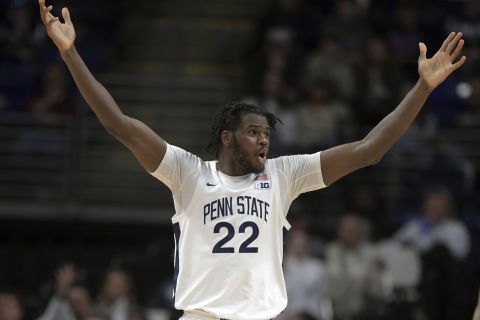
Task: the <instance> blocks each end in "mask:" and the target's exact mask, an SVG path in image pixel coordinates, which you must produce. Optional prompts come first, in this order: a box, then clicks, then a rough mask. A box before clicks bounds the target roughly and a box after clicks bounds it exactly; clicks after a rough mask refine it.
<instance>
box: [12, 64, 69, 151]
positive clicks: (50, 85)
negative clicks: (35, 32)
mask: <svg viewBox="0 0 480 320" xmlns="http://www.w3.org/2000/svg"><path fill="white" fill-rule="evenodd" d="M27 110H28V112H29V113H30V114H31V115H32V121H33V124H34V126H32V128H30V129H28V130H25V131H24V132H23V133H22V134H21V135H20V136H19V137H18V139H17V141H16V144H15V153H16V154H31V153H40V154H49V155H51V154H62V153H64V152H65V150H66V147H67V145H66V144H67V142H66V139H67V138H68V136H67V134H66V132H65V129H64V128H62V126H65V125H66V124H67V121H66V119H65V118H64V117H62V115H65V114H72V113H73V111H74V102H73V97H72V96H71V95H69V92H68V82H67V77H66V74H65V68H64V67H63V66H61V65H60V64H58V63H56V64H53V65H51V66H50V67H49V68H48V69H47V70H46V71H45V73H44V74H43V75H42V79H41V91H40V92H39V93H38V94H37V95H35V96H34V97H33V98H32V99H31V101H30V103H29V105H28V107H27Z"/></svg>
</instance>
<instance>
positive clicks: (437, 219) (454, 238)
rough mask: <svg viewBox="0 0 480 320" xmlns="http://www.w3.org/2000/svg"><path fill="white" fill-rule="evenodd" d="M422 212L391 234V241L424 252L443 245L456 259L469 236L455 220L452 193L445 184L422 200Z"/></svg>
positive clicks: (463, 253) (461, 255)
mask: <svg viewBox="0 0 480 320" xmlns="http://www.w3.org/2000/svg"><path fill="white" fill-rule="evenodd" d="M422 209H423V210H422V214H421V215H420V216H419V217H417V218H416V219H414V220H412V221H409V222H408V223H407V224H405V225H404V226H403V227H401V228H400V230H398V231H397V233H396V234H395V235H394V240H396V241H398V242H401V243H404V244H408V245H410V246H412V247H413V248H415V249H417V250H418V251H419V252H420V253H425V252H427V251H429V250H430V249H432V248H433V247H434V246H436V245H443V246H445V247H446V249H448V252H449V253H450V254H451V255H452V256H453V257H455V258H456V259H458V260H463V259H465V258H466V256H467V255H468V252H469V251H470V236H469V234H468V231H467V228H466V227H465V225H464V224H463V223H462V222H461V221H459V220H458V219H456V218H455V217H454V216H455V209H454V204H453V200H452V196H451V194H450V192H449V190H448V189H447V188H445V187H435V188H434V189H432V191H430V192H429V193H428V194H427V195H426V197H425V199H424V201H423V208H422Z"/></svg>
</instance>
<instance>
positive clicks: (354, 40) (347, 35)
mask: <svg viewBox="0 0 480 320" xmlns="http://www.w3.org/2000/svg"><path fill="white" fill-rule="evenodd" d="M364 13H365V12H364V11H363V10H362V8H361V6H360V5H359V3H358V2H356V1H354V0H339V1H335V8H334V11H333V12H332V13H331V14H330V15H329V16H328V17H327V18H326V19H325V20H324V21H323V23H322V26H321V32H322V36H321V37H327V36H328V37H330V38H333V39H335V40H336V41H337V43H339V45H340V47H341V48H342V50H343V51H345V52H347V59H348V60H349V61H355V60H356V59H357V58H358V55H359V53H360V52H361V49H362V47H363V43H364V42H365V41H366V39H367V38H368V35H369V34H370V33H371V30H370V29H371V28H370V25H369V23H368V20H367V17H366V16H365V14H364Z"/></svg>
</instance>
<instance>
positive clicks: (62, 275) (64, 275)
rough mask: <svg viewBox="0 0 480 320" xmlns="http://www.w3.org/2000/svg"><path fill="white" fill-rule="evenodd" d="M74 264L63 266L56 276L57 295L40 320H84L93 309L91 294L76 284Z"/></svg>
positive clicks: (55, 294) (51, 300)
mask: <svg viewBox="0 0 480 320" xmlns="http://www.w3.org/2000/svg"><path fill="white" fill-rule="evenodd" d="M75 278H76V272H75V267H74V266H73V264H65V265H63V266H61V267H60V268H59V269H58V270H57V272H56V275H55V293H54V295H53V296H52V298H51V299H50V302H49V303H48V306H47V309H46V310H45V312H44V313H43V315H42V316H41V317H40V318H39V320H83V319H84V318H85V316H86V315H87V313H88V311H89V310H90V308H91V302H90V293H89V292H88V289H87V288H85V287H84V286H82V285H80V284H77V283H75V281H76V279H75Z"/></svg>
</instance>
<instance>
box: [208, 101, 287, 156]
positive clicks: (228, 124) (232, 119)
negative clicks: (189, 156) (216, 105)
mask: <svg viewBox="0 0 480 320" xmlns="http://www.w3.org/2000/svg"><path fill="white" fill-rule="evenodd" d="M246 113H255V114H258V115H262V116H265V118H267V121H268V125H269V126H270V128H271V129H272V131H275V125H276V124H277V122H280V123H282V121H281V120H280V119H278V118H277V117H276V116H275V115H274V114H273V113H270V112H267V111H265V110H262V109H260V108H259V107H258V106H256V105H253V104H249V103H243V102H231V103H229V104H228V105H227V106H225V107H224V108H223V109H222V111H220V112H219V113H218V114H217V115H216V116H215V118H214V119H213V123H212V127H211V129H210V142H209V143H208V145H207V151H208V152H209V153H211V154H213V155H215V157H217V158H218V154H219V152H220V148H221V147H222V141H221V135H222V132H223V131H224V130H232V131H233V130H236V129H237V127H238V125H239V123H240V118H241V116H242V115H243V114H246Z"/></svg>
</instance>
